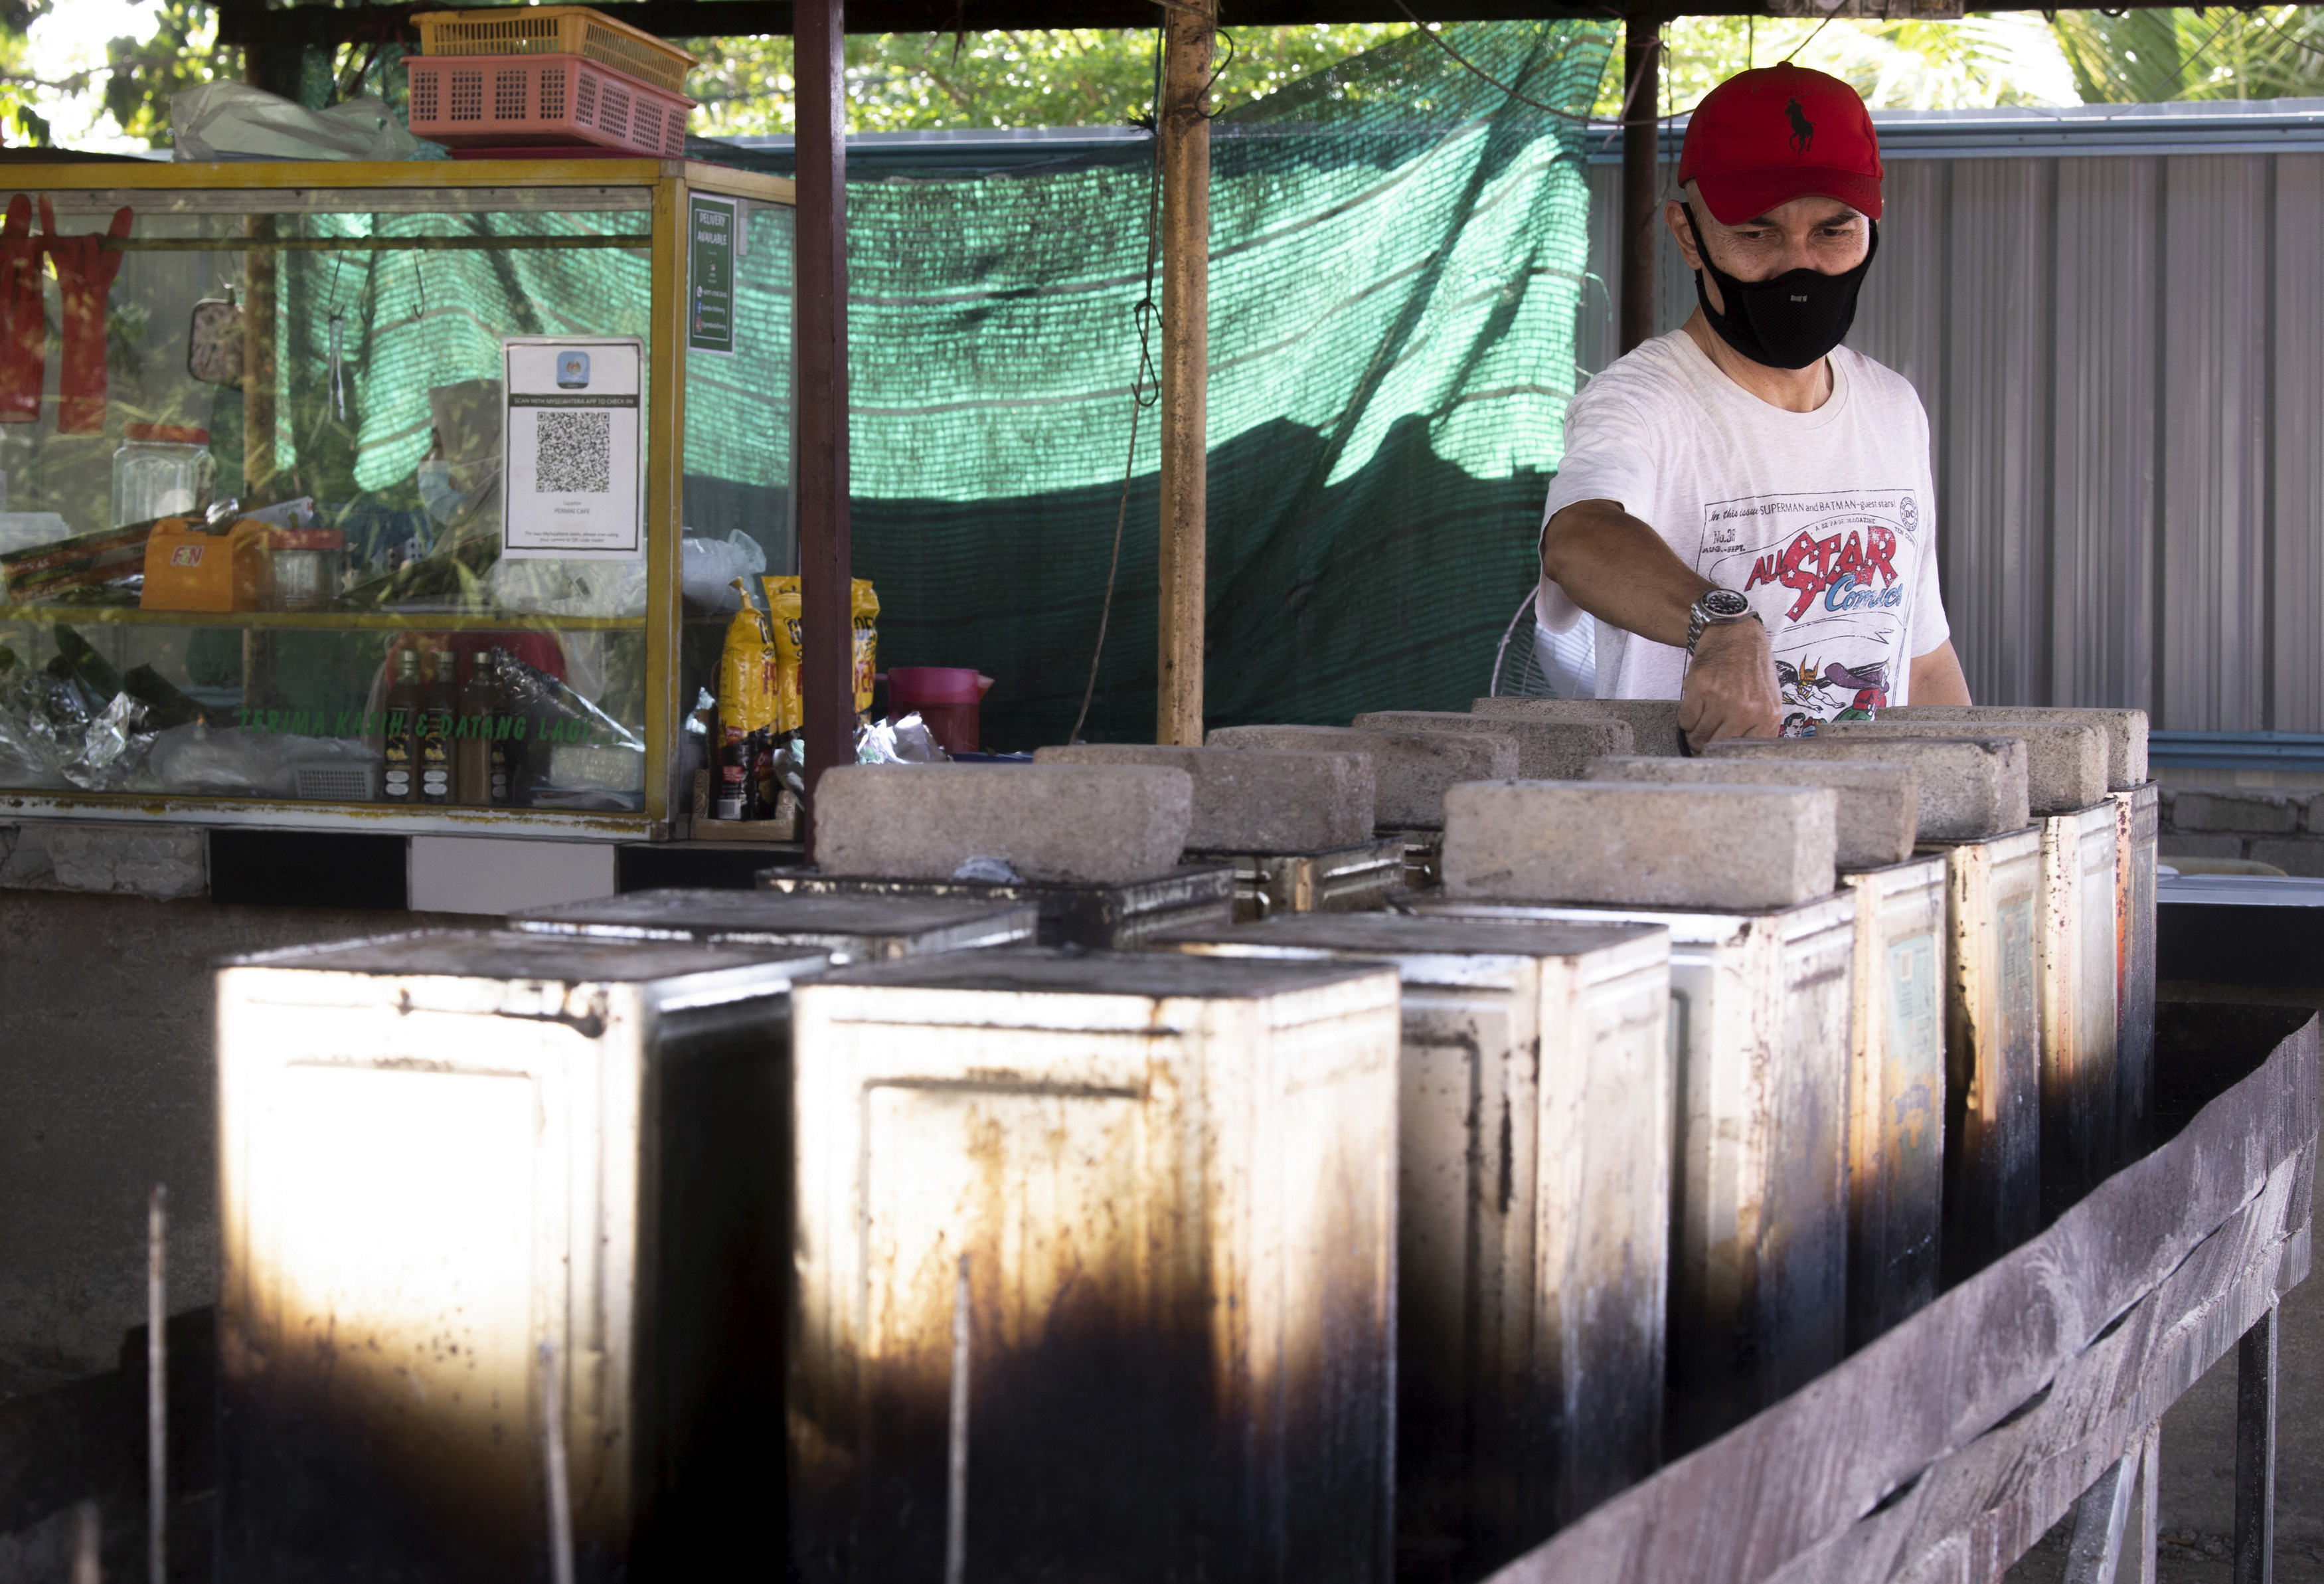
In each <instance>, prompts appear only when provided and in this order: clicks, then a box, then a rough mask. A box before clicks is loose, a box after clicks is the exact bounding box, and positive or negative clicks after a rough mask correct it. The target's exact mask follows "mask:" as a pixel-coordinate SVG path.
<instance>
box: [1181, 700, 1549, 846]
mask: <svg viewBox="0 0 2324 1584" xmlns="http://www.w3.org/2000/svg"><path fill="white" fill-rule="evenodd" d="M1207 740H1208V742H1209V746H1212V747H1213V748H1241V749H1253V748H1256V749H1264V750H1268V751H1272V752H1277V753H1281V752H1285V751H1301V750H1308V751H1313V750H1317V749H1322V750H1326V751H1331V752H1340V753H1356V754H1369V755H1371V761H1372V821H1373V823H1374V825H1376V826H1377V827H1378V828H1379V829H1382V830H1403V829H1426V830H1434V829H1440V828H1441V827H1442V826H1443V823H1444V789H1445V788H1446V787H1448V786H1457V785H1458V784H1460V783H1462V782H1464V781H1507V780H1508V779H1509V778H1510V777H1512V776H1514V775H1516V774H1517V739H1516V738H1515V737H1511V736H1502V735H1499V734H1497V733H1493V732H1489V731H1481V730H1480V731H1468V732H1452V731H1360V730H1358V729H1357V728H1356V727H1351V726H1222V727H1219V728H1218V729H1217V730H1216V731H1213V733H1211V735H1210V736H1209V738H1208V739H1207Z"/></svg>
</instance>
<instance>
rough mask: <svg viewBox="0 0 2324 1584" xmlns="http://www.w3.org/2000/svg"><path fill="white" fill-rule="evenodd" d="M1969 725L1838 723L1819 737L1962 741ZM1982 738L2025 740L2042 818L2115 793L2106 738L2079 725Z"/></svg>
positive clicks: (2015, 724)
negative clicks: (1950, 738)
mask: <svg viewBox="0 0 2324 1584" xmlns="http://www.w3.org/2000/svg"><path fill="white" fill-rule="evenodd" d="M1968 729H1971V728H1970V727H1969V723H1967V722H1964V723H1962V724H1960V725H1954V724H1951V723H1950V722H1944V721H1933V720H1930V721H1912V720H1899V721H1886V720H1873V721H1859V720H1835V721H1832V722H1831V723H1830V724H1828V725H1827V726H1825V727H1824V728H1823V730H1822V731H1821V732H1820V733H1819V734H1817V735H1819V736H1824V735H1830V736H1836V737H1839V738H1840V739H1841V740H1842V741H1846V740H1848V739H1849V738H1851V737H1864V738H1869V739H1873V740H1876V741H1887V740H1890V739H1893V738H1895V737H1899V736H1908V737H1911V736H1920V737H1948V736H1960V735H1961V734H1962V733H1963V731H1964V730H1968ZM1973 729H1974V730H1975V732H1976V734H1977V735H1978V736H1982V737H1997V736H2013V737H2022V738H2023V739H2024V743H2025V795H2026V798H2027V801H2028V802H2029V803H2030V804H2031V806H2032V808H2033V812H2034V813H2036V814H2065V813H2070V812H2072V811H2074V810H2076V809H2087V808H2089V806H2090V805H2091V804H2093V803H2096V802H2098V801H2102V800H2103V799H2104V798H2105V797H2106V795H2107V792H2108V791H2109V790H2110V788H2109V783H2108V782H2107V745H2106V734H2105V733H2104V732H2102V731H2100V730H2099V729H2098V727H2095V726H2090V725H2088V724H2086V723H2084V722H2081V721H2077V720H2054V721H2052V720H2013V721H2010V722H2009V723H2007V725H2006V726H2003V725H2000V724H1994V725H1987V724H1985V723H1983V722H1978V723H1976V725H1975V727H1974V728H1973Z"/></svg>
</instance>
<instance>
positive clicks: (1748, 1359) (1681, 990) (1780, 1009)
mask: <svg viewBox="0 0 2324 1584" xmlns="http://www.w3.org/2000/svg"><path fill="white" fill-rule="evenodd" d="M1407 905H1409V906H1411V907H1413V908H1414V910H1415V911H1416V912H1426V913H1430V914H1435V915H1454V916H1462V917H1470V918H1529V919H1571V920H1576V921H1582V922H1600V923H1604V922H1636V923H1648V924H1661V925H1663V926H1665V928H1667V929H1668V930H1669V931H1670V932H1671V1003H1672V1005H1671V1014H1672V1042H1673V1045H1674V1048H1675V1050H1676V1051H1677V1065H1678V1091H1677V1100H1678V1107H1677V1110H1678V1125H1677V1140H1676V1145H1675V1150H1674V1160H1675V1163H1676V1165H1677V1168H1678V1170H1677V1175H1676V1178H1675V1181H1674V1186H1673V1193H1672V1199H1673V1225H1672V1231H1671V1274H1670V1281H1671V1313H1670V1331H1669V1348H1670V1360H1671V1363H1670V1374H1669V1380H1670V1398H1669V1412H1668V1416H1667V1419H1666V1421H1665V1426H1666V1434H1667V1437H1668V1439H1669V1441H1670V1447H1669V1450H1671V1451H1672V1452H1674V1453H1676V1452H1682V1451H1686V1450H1692V1449H1693V1448H1694V1447H1697V1446H1700V1445H1701V1444H1702V1443H1703V1442H1705V1441H1708V1440H1711V1439H1712V1438H1714V1437H1716V1436H1718V1435H1720V1434H1722V1433H1724V1432H1725V1431H1728V1430H1729V1429H1731V1428H1733V1427H1734V1426H1735V1425H1737V1424H1739V1423H1741V1422H1743V1421H1744V1420H1745V1419H1748V1418H1749V1417H1750V1416H1751V1415H1752V1414H1754V1413H1757V1412H1758V1411H1759V1410H1760V1409H1762V1408H1764V1407H1766V1406H1767V1405H1768V1404H1769V1403H1774V1402H1775V1400H1776V1399H1778V1398H1780V1397H1783V1396H1785V1395H1787V1394H1790V1393H1792V1392H1794V1391H1795V1390H1797V1389H1798V1388H1799V1387H1801V1386H1803V1385H1806V1384H1807V1383H1808V1382H1809V1381H1811V1380H1812V1379H1814V1378H1815V1377H1816V1376H1818V1375H1820V1374H1821V1373H1822V1372H1823V1371H1824V1370H1826V1369H1828V1368H1830V1367H1831V1366H1832V1365H1834V1364H1836V1363H1838V1362H1839V1361H1840V1357H1841V1356H1842V1355H1843V1353H1844V1352H1845V1350H1846V1340H1847V1326H1846V1314H1847V1258H1848V1170H1847V1158H1848V1079H1849V1017H1850V1009H1851V1002H1852V998H1853V995H1854V988H1853V983H1852V965H1853V961H1854V957H1855V944H1856V940H1855V937H1856V895H1855V894H1854V893H1853V892H1849V891H1840V892H1836V893H1834V894H1831V895H1830V896H1824V897H1819V898H1817V899H1816V900H1815V901H1813V902H1809V903H1801V904H1800V905H1798V906H1796V907H1790V908H1783V909H1778V910H1774V911H1771V912H1757V913H1728V912H1677V911H1663V910H1646V909H1633V908H1579V907H1565V906H1557V905H1527V904H1519V903H1479V902H1464V901H1453V900H1448V899H1443V898H1434V897H1428V898H1415V899H1412V900H1411V901H1410V902H1409V903H1407Z"/></svg>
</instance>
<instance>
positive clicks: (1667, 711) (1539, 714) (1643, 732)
mask: <svg viewBox="0 0 2324 1584" xmlns="http://www.w3.org/2000/svg"><path fill="white" fill-rule="evenodd" d="M1469 712H1470V713H1471V715H1489V716H1504V717H1507V718H1509V719H1512V720H1606V719H1609V718H1610V719H1614V720H1618V721H1620V722H1622V723H1623V724H1624V725H1626V726H1628V727H1629V728H1630V742H1631V746H1632V747H1633V749H1634V751H1636V752H1637V753H1640V754H1649V755H1655V757H1657V758H1659V757H1662V756H1665V755H1669V756H1671V757H1676V756H1677V755H1680V754H1683V753H1684V752H1685V751H1686V750H1685V749H1684V748H1683V746H1681V742H1682V740H1683V738H1684V736H1685V735H1686V734H1685V733H1683V732H1682V731H1680V730H1679V728H1678V700H1677V699H1478V700H1477V701H1476V702H1475V703H1473V704H1471V705H1470V706H1469Z"/></svg>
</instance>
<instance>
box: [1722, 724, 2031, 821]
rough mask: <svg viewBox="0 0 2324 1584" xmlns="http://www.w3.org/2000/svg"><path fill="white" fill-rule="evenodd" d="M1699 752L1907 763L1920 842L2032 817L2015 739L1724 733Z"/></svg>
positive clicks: (2021, 754) (2020, 748)
mask: <svg viewBox="0 0 2324 1584" xmlns="http://www.w3.org/2000/svg"><path fill="white" fill-rule="evenodd" d="M1703 754H1704V755H1705V757H1708V758H1712V759H1720V758H1729V757H1746V756H1760V755H1773V756H1776V757H1785V756H1788V757H1792V758H1799V759H1846V760H1851V761H1856V762H1859V763H1860V762H1867V761H1878V762H1882V763H1893V764H1910V765H1911V766H1912V767H1913V770H1914V774H1915V776H1916V777H1917V778H1918V782H1919V787H1918V792H1919V805H1920V831H1919V838H1920V839H1921V840H1923V841H1974V840H1977V839H1978V838H1982V837H1987V836H1998V835H2000V834H2001V833H2002V832H2003V831H2005V830H2022V829H2024V828H2025V826H2026V825H2027V824H2028V823H2029V822H2030V820H2031V815H2030V814H2029V813H2028V811H2027V799H2026V783H2025V745H2024V742H2023V741H2022V740H2020V739H2018V738H2016V737H1898V738H1894V739H1890V740H1887V741H1876V740H1872V739H1867V738H1858V739H1854V740H1849V739H1844V738H1841V737H1838V736H1816V737H1726V738H1722V739H1721V740H1720V741H1718V742H1715V743H1712V744H1711V745H1710V746H1708V747H1706V748H1705V749H1704V750H1703Z"/></svg>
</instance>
